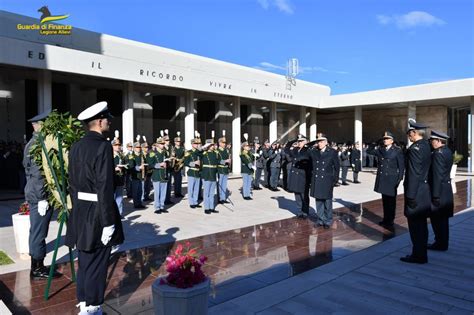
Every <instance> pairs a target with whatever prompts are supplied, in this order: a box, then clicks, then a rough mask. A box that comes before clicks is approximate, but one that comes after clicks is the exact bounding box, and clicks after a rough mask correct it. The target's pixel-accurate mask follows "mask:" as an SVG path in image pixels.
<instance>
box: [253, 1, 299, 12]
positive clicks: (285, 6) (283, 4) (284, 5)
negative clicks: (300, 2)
mask: <svg viewBox="0 0 474 315" xmlns="http://www.w3.org/2000/svg"><path fill="white" fill-rule="evenodd" d="M257 2H258V4H260V6H261V7H262V8H264V9H265V10H268V9H269V8H270V6H272V7H276V8H277V9H278V10H279V11H281V12H283V13H286V14H293V13H295V11H294V9H293V5H292V3H291V0H257Z"/></svg>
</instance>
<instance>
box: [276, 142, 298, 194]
mask: <svg viewBox="0 0 474 315" xmlns="http://www.w3.org/2000/svg"><path fill="white" fill-rule="evenodd" d="M298 136H299V135H298ZM288 142H289V141H287V143H286V145H285V147H284V148H283V149H280V155H281V175H282V187H283V189H284V190H288V176H289V173H290V171H291V165H292V163H291V157H290V156H289V154H288V153H289V150H288V148H289V147H288Z"/></svg>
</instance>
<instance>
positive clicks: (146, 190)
mask: <svg viewBox="0 0 474 315" xmlns="http://www.w3.org/2000/svg"><path fill="white" fill-rule="evenodd" d="M143 141H145V142H143V143H142V155H143V159H144V160H145V161H146V160H147V159H148V155H149V154H150V152H149V151H148V143H147V141H146V138H145V136H143ZM152 173H153V170H152V169H150V168H149V167H148V165H145V177H144V178H143V181H142V192H143V194H142V201H150V200H151V199H150V192H151V186H152V183H151V174H152Z"/></svg>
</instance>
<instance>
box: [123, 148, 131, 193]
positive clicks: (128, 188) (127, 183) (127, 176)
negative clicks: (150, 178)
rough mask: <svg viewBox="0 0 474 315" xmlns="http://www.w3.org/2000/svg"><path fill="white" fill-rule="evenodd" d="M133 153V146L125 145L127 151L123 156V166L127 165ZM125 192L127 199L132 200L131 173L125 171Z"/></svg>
mask: <svg viewBox="0 0 474 315" xmlns="http://www.w3.org/2000/svg"><path fill="white" fill-rule="evenodd" d="M132 153H133V144H132V143H131V142H129V143H127V151H126V152H125V155H124V164H128V156H129V155H131V154H132ZM124 177H125V190H126V191H127V198H132V176H131V172H130V171H129V170H128V169H126V170H125V175H124Z"/></svg>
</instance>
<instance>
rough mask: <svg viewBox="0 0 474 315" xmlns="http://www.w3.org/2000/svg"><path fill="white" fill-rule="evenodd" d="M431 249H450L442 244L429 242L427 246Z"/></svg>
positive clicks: (443, 250)
mask: <svg viewBox="0 0 474 315" xmlns="http://www.w3.org/2000/svg"><path fill="white" fill-rule="evenodd" d="M427 248H428V249H429V250H437V251H440V252H445V251H447V250H448V247H447V246H446V247H444V246H441V245H438V244H436V243H433V244H428V247H427Z"/></svg>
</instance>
